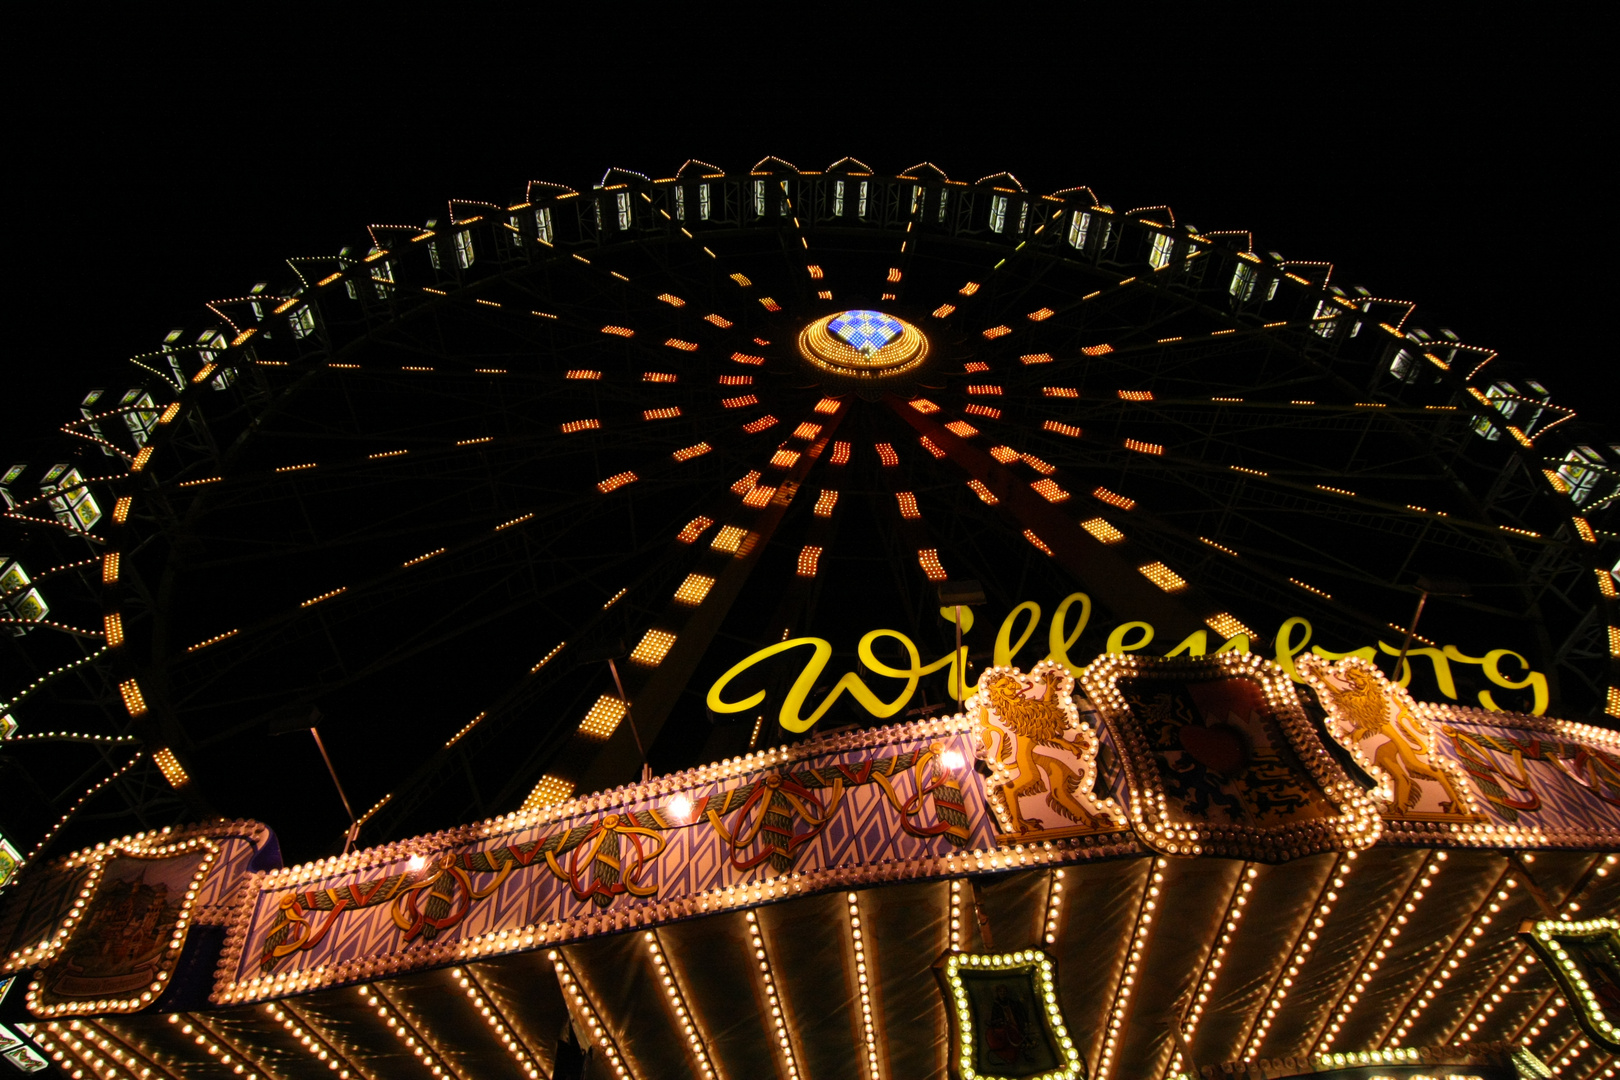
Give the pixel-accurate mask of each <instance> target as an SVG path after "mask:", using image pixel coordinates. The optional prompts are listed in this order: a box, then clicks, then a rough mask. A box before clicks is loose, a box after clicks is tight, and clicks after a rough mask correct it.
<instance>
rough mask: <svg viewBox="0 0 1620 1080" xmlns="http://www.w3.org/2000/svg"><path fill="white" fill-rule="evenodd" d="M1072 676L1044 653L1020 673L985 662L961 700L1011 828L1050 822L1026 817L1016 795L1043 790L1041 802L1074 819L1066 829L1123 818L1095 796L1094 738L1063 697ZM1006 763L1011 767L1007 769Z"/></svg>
mask: <svg viewBox="0 0 1620 1080" xmlns="http://www.w3.org/2000/svg"><path fill="white" fill-rule="evenodd" d="M1073 688H1074V679H1073V677H1072V676H1071V675H1069V673H1068V672H1067V671H1065V670H1064V669H1063V667H1062V666H1061V665H1059V664H1056V663H1053V662H1052V661H1050V660H1043V661H1041V662H1040V663H1039V664H1036V665H1035V669H1034V670H1033V671H1031V672H1030V673H1029V675H1028V676H1027V677H1026V676H1025V675H1023V674H1022V673H1021V672H1019V671H1018V669H1017V668H990V669H988V670H986V671H984V672H983V673H982V674H981V675H980V676H979V685H978V689H977V692H976V693H975V694H974V695H973V697H971V698H969V699H968V702H967V705H968V709H969V711H970V713H971V714H972V715H973V716H974V718H975V720H976V721H977V723H978V725H979V733H980V738H981V739H982V740H983V742H984V745H985V751H986V756H987V757H988V758H989V761H990V763H991V765H992V766H993V767H994V768H995V770H996V776H995V777H994V778H993V779H992V784H993V785H994V787H995V789H996V791H997V792H998V793H999V794H1000V796H1001V799H1000V801H1001V802H1002V803H1003V804H1004V805H1005V807H1006V810H1007V816H1008V817H1009V818H1010V819H1011V826H1012V830H1013V832H1015V833H1017V834H1024V833H1029V832H1034V831H1047V830H1050V829H1053V826H1049V825H1048V824H1047V823H1046V822H1045V821H1043V820H1042V819H1040V818H1036V817H1030V816H1027V815H1026V814H1025V812H1024V810H1023V808H1021V807H1020V805H1019V802H1020V800H1021V799H1023V798H1025V797H1027V796H1030V795H1040V794H1043V793H1044V794H1045V795H1046V800H1045V801H1046V805H1047V806H1048V807H1050V808H1051V809H1052V811H1053V812H1054V813H1056V814H1059V815H1061V816H1062V817H1063V818H1067V819H1068V821H1069V822H1072V823H1073V825H1072V826H1069V825H1067V824H1065V823H1062V822H1060V823H1059V824H1058V825H1057V826H1056V828H1059V829H1064V830H1065V831H1068V830H1069V829H1070V828H1073V829H1074V830H1075V831H1110V830H1112V829H1115V828H1118V827H1120V826H1121V825H1122V824H1123V818H1122V816H1121V815H1120V813H1119V811H1118V808H1117V806H1116V805H1115V804H1114V801H1113V800H1112V799H1094V797H1093V796H1092V794H1091V785H1092V783H1093V781H1094V780H1095V778H1096V760H1097V737H1096V735H1095V734H1093V733H1092V731H1091V729H1090V728H1088V727H1086V726H1085V725H1084V724H1082V723H1081V722H1080V718H1079V713H1078V711H1077V710H1076V709H1075V707H1074V703H1073V701H1072V700H1071V699H1070V696H1069V695H1070V692H1071V691H1072V690H1073ZM1008 766H1012V767H1013V770H1012V771H1011V773H1010V774H1009V772H1008Z"/></svg>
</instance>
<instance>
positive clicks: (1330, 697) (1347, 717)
mask: <svg viewBox="0 0 1620 1080" xmlns="http://www.w3.org/2000/svg"><path fill="white" fill-rule="evenodd" d="M1303 659H1305V661H1306V665H1305V666H1306V671H1307V673H1308V674H1311V675H1315V676H1316V677H1317V678H1318V679H1319V680H1320V681H1321V685H1322V687H1323V688H1324V689H1325V691H1326V693H1325V694H1323V697H1324V698H1326V699H1327V700H1325V701H1324V702H1323V704H1324V705H1326V706H1328V710H1329V724H1328V727H1329V730H1330V731H1332V733H1333V734H1334V736H1335V737H1336V738H1337V739H1338V740H1339V742H1341V743H1344V744H1346V745H1347V746H1348V747H1349V748H1350V749H1353V750H1356V751H1358V752H1359V753H1360V754H1361V755H1362V756H1363V757H1370V758H1371V760H1372V764H1373V765H1374V766H1376V767H1377V769H1378V770H1379V771H1380V772H1381V773H1382V774H1383V780H1384V782H1383V783H1381V784H1380V785H1379V792H1378V794H1379V795H1380V796H1382V797H1383V798H1384V799H1385V800H1387V801H1388V804H1389V805H1388V807H1387V809H1388V810H1389V811H1393V813H1394V814H1395V815H1396V816H1413V815H1416V816H1421V817H1466V816H1468V814H1469V812H1470V811H1471V810H1472V802H1471V800H1470V799H1469V798H1468V795H1467V793H1466V791H1465V790H1464V789H1463V785H1462V784H1460V783H1459V782H1458V781H1457V780H1456V778H1454V777H1453V776H1451V775H1450V774H1449V773H1448V771H1447V770H1446V768H1445V767H1444V765H1443V763H1442V762H1440V761H1439V760H1437V759H1436V754H1435V747H1434V745H1433V742H1434V740H1433V738H1432V736H1431V737H1428V738H1426V737H1425V729H1424V723H1423V721H1422V720H1421V719H1419V718H1418V717H1416V716H1414V715H1413V714H1412V711H1411V709H1410V708H1409V707H1408V704H1407V702H1405V701H1404V700H1402V699H1403V698H1404V696H1405V695H1397V696H1396V699H1395V701H1393V702H1392V701H1390V699H1389V696H1388V694H1387V691H1386V687H1387V685H1388V684H1387V683H1386V682H1385V680H1384V679H1383V678H1382V676H1381V674H1380V673H1378V672H1377V671H1376V670H1375V669H1372V668H1371V666H1370V665H1367V664H1365V663H1364V662H1363V661H1360V660H1357V659H1356V658H1354V657H1350V658H1346V659H1345V660H1343V661H1341V662H1340V663H1338V664H1337V665H1330V664H1328V663H1327V662H1325V661H1321V660H1318V659H1317V658H1316V657H1309V658H1303ZM1379 739H1381V740H1382V741H1381V742H1378V745H1377V746H1376V748H1374V749H1372V750H1371V751H1370V752H1369V750H1368V746H1369V744H1371V743H1373V742H1374V741H1375V740H1379ZM1425 783H1431V784H1436V785H1438V786H1439V790H1438V791H1433V792H1431V791H1429V790H1427V789H1426V788H1425V787H1424V784H1425ZM1425 803H1428V804H1429V805H1428V806H1423V804H1425ZM1420 807H1421V808H1420Z"/></svg>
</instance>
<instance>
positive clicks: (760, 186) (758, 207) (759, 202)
mask: <svg viewBox="0 0 1620 1080" xmlns="http://www.w3.org/2000/svg"><path fill="white" fill-rule="evenodd" d="M754 216H755V217H757V218H762V217H764V216H765V181H763V180H755V181H754Z"/></svg>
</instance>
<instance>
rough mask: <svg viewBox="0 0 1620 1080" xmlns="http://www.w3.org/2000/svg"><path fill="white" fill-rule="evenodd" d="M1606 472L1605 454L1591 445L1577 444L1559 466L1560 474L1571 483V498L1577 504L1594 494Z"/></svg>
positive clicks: (1567, 482) (1565, 480) (1566, 481)
mask: <svg viewBox="0 0 1620 1080" xmlns="http://www.w3.org/2000/svg"><path fill="white" fill-rule="evenodd" d="M1606 472H1607V470H1605V469H1604V468H1603V455H1602V454H1599V453H1598V451H1597V449H1596V448H1595V447H1591V446H1577V447H1576V448H1575V449H1573V450H1571V451H1570V452H1569V453H1567V454H1565V455H1564V463H1563V464H1562V465H1560V466H1558V475H1559V476H1560V477H1561V478H1562V479H1563V481H1564V483H1566V484H1568V485H1569V498H1570V501H1571V502H1573V503H1574V504H1575V505H1576V506H1580V505H1581V504H1583V503H1585V502H1586V501H1587V500H1588V499H1590V498H1591V497H1592V496H1593V494H1594V493H1595V491H1596V489H1597V485H1598V481H1599V480H1601V479H1602V478H1603V476H1604V475H1605V473H1606Z"/></svg>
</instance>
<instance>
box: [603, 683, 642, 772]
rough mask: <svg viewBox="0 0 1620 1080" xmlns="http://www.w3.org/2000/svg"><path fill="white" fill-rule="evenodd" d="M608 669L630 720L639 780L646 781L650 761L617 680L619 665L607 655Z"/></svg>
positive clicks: (628, 700) (633, 716) (634, 719)
mask: <svg viewBox="0 0 1620 1080" xmlns="http://www.w3.org/2000/svg"><path fill="white" fill-rule="evenodd" d="M608 670H609V671H611V672H613V685H614V686H617V687H618V688H619V700H620V701H622V702H624V718H625V719H626V720H628V721H630V734H631V736H632V737H634V738H635V740H636V755H637V756H638V757H640V758H641V781H642V783H646V782H647V781H648V780H651V779H652V762H650V761H648V760H647V750H646V748H645V747H644V746H642V745H641V732H640V731H638V730H636V718H635V715H634V714H633V713H632V712H631V711H630V699H629V698H628V697H626V696H625V693H624V683H622V682H620V681H619V665H618V664H615V663H614V662H613V657H611V656H610V657H608Z"/></svg>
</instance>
